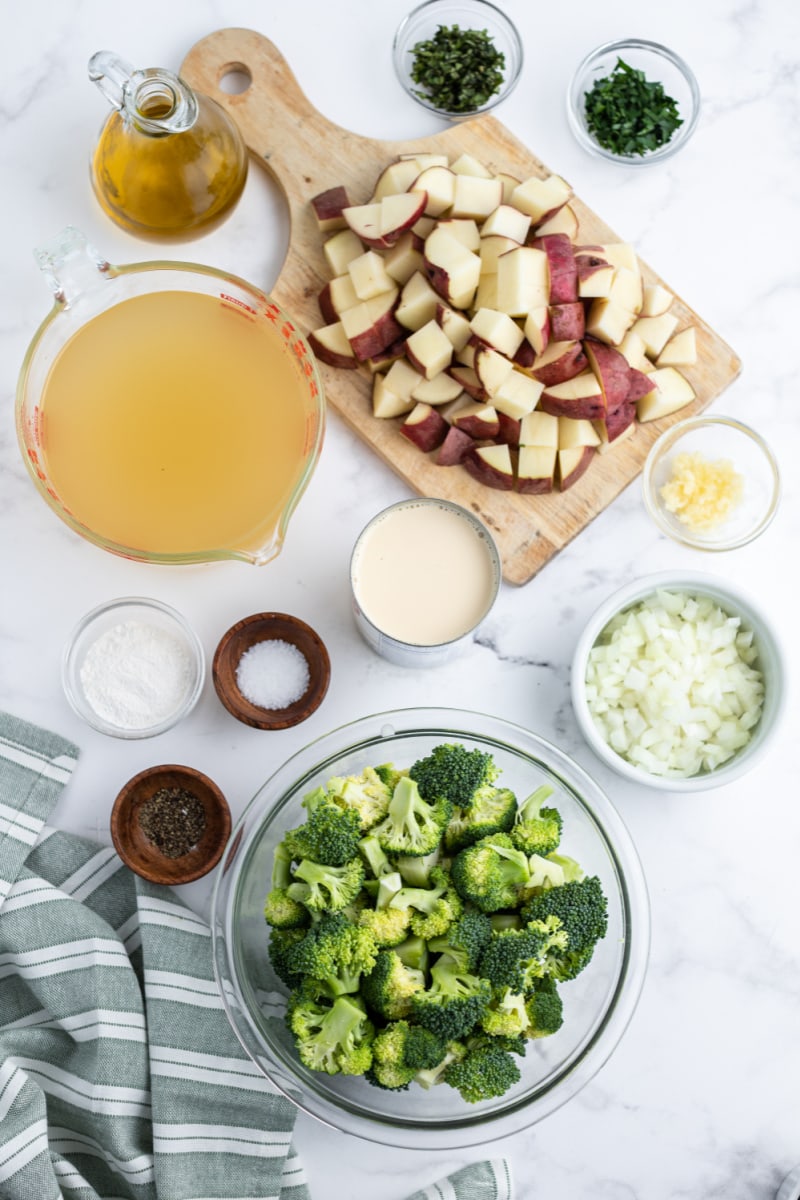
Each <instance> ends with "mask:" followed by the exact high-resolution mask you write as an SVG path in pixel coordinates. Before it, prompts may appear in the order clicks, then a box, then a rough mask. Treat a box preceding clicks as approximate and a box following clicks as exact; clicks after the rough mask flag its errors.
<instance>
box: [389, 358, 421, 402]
mask: <svg viewBox="0 0 800 1200" xmlns="http://www.w3.org/2000/svg"><path fill="white" fill-rule="evenodd" d="M385 378H386V386H387V388H388V389H389V391H390V392H394V393H395V395H397V396H399V397H400V398H401V399H402V400H419V399H421V398H422V397H420V396H415V395H414V389H415V388H416V387H417V386H418V385H419V384H420V383H424V382H425V377H424V375H422V374H420V372H419V371H417V370H415V369H414V367H412V365H411V363H410V362H409V361H408V359H407V358H398V359H397V361H396V362H393V363H392V365H391V366H390V367H389V370H388V371H387V372H386V376H385Z"/></svg>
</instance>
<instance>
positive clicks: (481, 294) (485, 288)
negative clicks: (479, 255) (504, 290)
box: [472, 275, 497, 310]
mask: <svg viewBox="0 0 800 1200" xmlns="http://www.w3.org/2000/svg"><path fill="white" fill-rule="evenodd" d="M472 307H473V309H475V310H477V309H479V308H497V275H481V277H480V279H479V280H478V290H477V291H476V293H475V296H474V299H473V301H472Z"/></svg>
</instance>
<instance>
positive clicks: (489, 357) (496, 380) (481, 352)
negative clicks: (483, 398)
mask: <svg viewBox="0 0 800 1200" xmlns="http://www.w3.org/2000/svg"><path fill="white" fill-rule="evenodd" d="M473 366H474V370H475V374H476V375H477V376H478V379H479V380H480V381H481V384H482V385H483V387H484V388H485V389H486V391H487V392H488V393H489V395H490V396H494V395H495V393H496V392H497V391H498V390H499V389H500V388H501V387H502V385H503V384H504V383H505V381H506V380H507V379H508V377H509V375H510V374H511V372H512V371H513V370H514V364H513V363H512V362H511V360H510V359H508V358H506V356H505V355H504V354H499V353H498V352H497V350H493V349H492V347H491V346H479V347H478V349H477V350H476V351H475V361H474V364H473Z"/></svg>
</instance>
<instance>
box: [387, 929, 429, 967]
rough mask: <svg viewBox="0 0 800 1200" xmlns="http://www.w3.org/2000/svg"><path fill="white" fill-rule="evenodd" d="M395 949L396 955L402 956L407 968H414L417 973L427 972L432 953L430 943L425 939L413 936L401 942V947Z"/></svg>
mask: <svg viewBox="0 0 800 1200" xmlns="http://www.w3.org/2000/svg"><path fill="white" fill-rule="evenodd" d="M393 949H394V952H395V954H398V955H399V956H400V958H401V959H402V960H403V962H404V963H405V964H406V966H407V967H414V969H415V970H416V971H427V969H428V961H429V959H430V953H429V951H428V943H427V942H426V941H425V939H424V938H421V937H417V936H416V934H412V935H411V936H410V937H407V938H406V939H405V941H402V942H400V944H399V946H394V947H393Z"/></svg>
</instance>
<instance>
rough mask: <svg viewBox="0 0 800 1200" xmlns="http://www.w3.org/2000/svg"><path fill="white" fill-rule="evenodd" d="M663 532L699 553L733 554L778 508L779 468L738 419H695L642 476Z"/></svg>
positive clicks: (671, 435)
mask: <svg viewBox="0 0 800 1200" xmlns="http://www.w3.org/2000/svg"><path fill="white" fill-rule="evenodd" d="M642 483H643V489H644V501H645V506H646V508H647V511H648V512H649V513H650V516H651V517H652V518H653V520H654V521H655V523H656V526H657V527H658V529H659V530H660V531H661V532H662V533H665V534H667V535H668V536H669V537H671V538H672V539H673V541H676V542H678V543H680V544H681V545H683V546H689V547H691V548H692V549H695V550H735V549H736V548H737V547H739V546H745V545H747V543H748V542H752V541H753V539H754V538H756V537H758V535H759V534H760V533H763V531H764V530H765V529H766V528H767V526H768V525H769V523H770V522H771V520H772V518H773V517H774V516H775V513H776V511H777V508H778V502H779V499H780V476H779V473H778V464H777V461H776V459H775V455H774V454H773V452H772V450H771V449H770V447H769V446H768V445H767V443H766V442H765V440H764V438H763V437H762V436H761V434H759V433H756V431H755V430H754V429H751V428H750V427H749V426H748V425H745V424H743V423H742V422H741V421H737V420H735V419H734V418H733V417H691V418H690V419H689V420H686V421H679V422H678V423H677V424H676V425H673V426H672V427H671V428H670V429H667V430H666V432H664V433H662V434H661V436H660V437H659V438H658V440H657V441H656V442H654V443H653V446H652V448H651V450H650V453H649V455H648V456H647V461H646V462H645V465H644V471H643V474H642Z"/></svg>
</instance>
